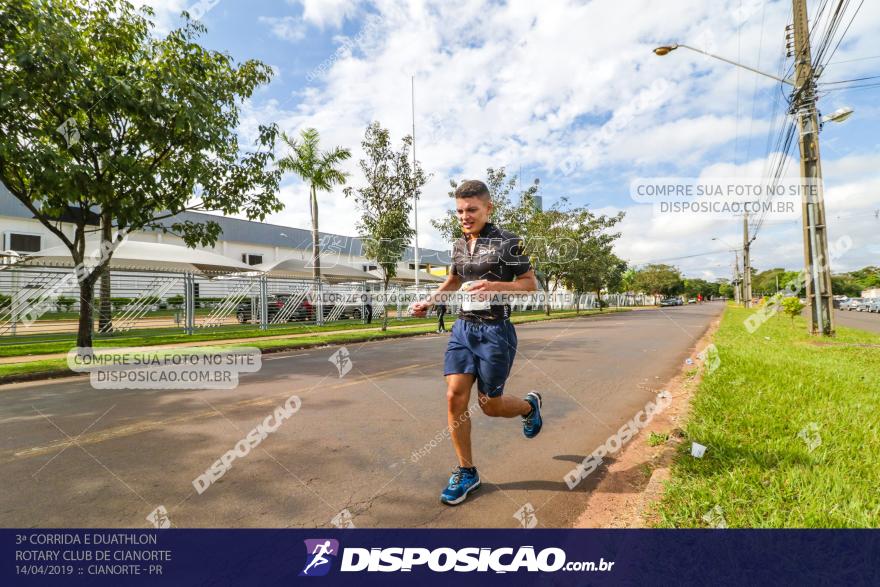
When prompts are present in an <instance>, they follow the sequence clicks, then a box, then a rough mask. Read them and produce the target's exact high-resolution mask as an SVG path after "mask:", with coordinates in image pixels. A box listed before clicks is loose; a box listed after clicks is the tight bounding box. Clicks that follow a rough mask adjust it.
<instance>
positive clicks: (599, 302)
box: [596, 289, 602, 312]
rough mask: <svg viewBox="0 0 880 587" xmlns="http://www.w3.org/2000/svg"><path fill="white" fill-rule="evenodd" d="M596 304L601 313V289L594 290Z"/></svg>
mask: <svg viewBox="0 0 880 587" xmlns="http://www.w3.org/2000/svg"><path fill="white" fill-rule="evenodd" d="M596 302H598V304H599V311H600V312H601V311H602V290H601V289H597V290H596Z"/></svg>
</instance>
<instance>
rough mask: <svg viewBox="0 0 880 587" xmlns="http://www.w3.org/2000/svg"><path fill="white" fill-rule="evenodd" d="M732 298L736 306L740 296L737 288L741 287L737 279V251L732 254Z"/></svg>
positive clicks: (740, 282)
mask: <svg viewBox="0 0 880 587" xmlns="http://www.w3.org/2000/svg"><path fill="white" fill-rule="evenodd" d="M733 259H734V261H733V298H734V300H735V301H736V303H737V304H738V303H739V301H740V299H742V298H741V296H740V295H739V288H740V287H741V286H742V281H741V280H740V278H739V253H738V252H737V251H734V252H733Z"/></svg>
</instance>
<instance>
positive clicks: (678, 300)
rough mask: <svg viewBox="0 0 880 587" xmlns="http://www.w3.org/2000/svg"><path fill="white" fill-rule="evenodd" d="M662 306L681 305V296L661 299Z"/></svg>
mask: <svg viewBox="0 0 880 587" xmlns="http://www.w3.org/2000/svg"><path fill="white" fill-rule="evenodd" d="M660 305H661V306H680V305H681V298H663V299H662V300H660Z"/></svg>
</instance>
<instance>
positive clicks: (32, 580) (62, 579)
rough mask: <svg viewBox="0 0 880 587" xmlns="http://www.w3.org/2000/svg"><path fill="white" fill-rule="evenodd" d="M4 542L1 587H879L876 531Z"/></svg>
mask: <svg viewBox="0 0 880 587" xmlns="http://www.w3.org/2000/svg"><path fill="white" fill-rule="evenodd" d="M0 533H2V543H3V545H4V548H3V554H2V558H3V563H2V570H3V584H4V585H41V586H43V585H65V586H67V585H203V584H210V585H260V586H266V587H268V586H274V585H279V586H282V585H283V586H285V587H286V586H289V585H309V584H313V585H351V584H355V585H358V586H362V585H413V584H417V585H418V587H424V586H425V585H447V584H449V582H450V581H455V582H456V583H455V584H462V585H477V584H479V585H487V584H488V585H491V584H497V585H532V584H536V583H541V584H545V583H546V584H554V585H671V584H675V585H713V586H714V585H743V584H753V585H765V584H772V585H795V584H797V585H816V584H845V585H880V532H878V531H875V530H537V529H535V530H520V531H514V530H366V529H350V530H336V529H334V530H324V529H316V530H245V529H240V530H186V529H174V528H172V529H167V530H63V529H55V530H0ZM414 581H417V583H414Z"/></svg>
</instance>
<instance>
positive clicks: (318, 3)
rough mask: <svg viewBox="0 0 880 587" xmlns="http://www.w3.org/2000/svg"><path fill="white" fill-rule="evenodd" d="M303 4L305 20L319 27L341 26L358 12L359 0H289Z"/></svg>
mask: <svg viewBox="0 0 880 587" xmlns="http://www.w3.org/2000/svg"><path fill="white" fill-rule="evenodd" d="M288 1H289V2H291V3H296V4H302V7H303V20H305V21H306V22H308V23H311V24H314V25H315V26H317V27H319V28H324V27H326V26H332V27H335V28H339V27H340V26H342V21H343V20H345V19H346V18H351V17H352V16H354V15H355V14H356V12H357V8H358V5H359V4H360V2H359V0H288Z"/></svg>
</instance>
